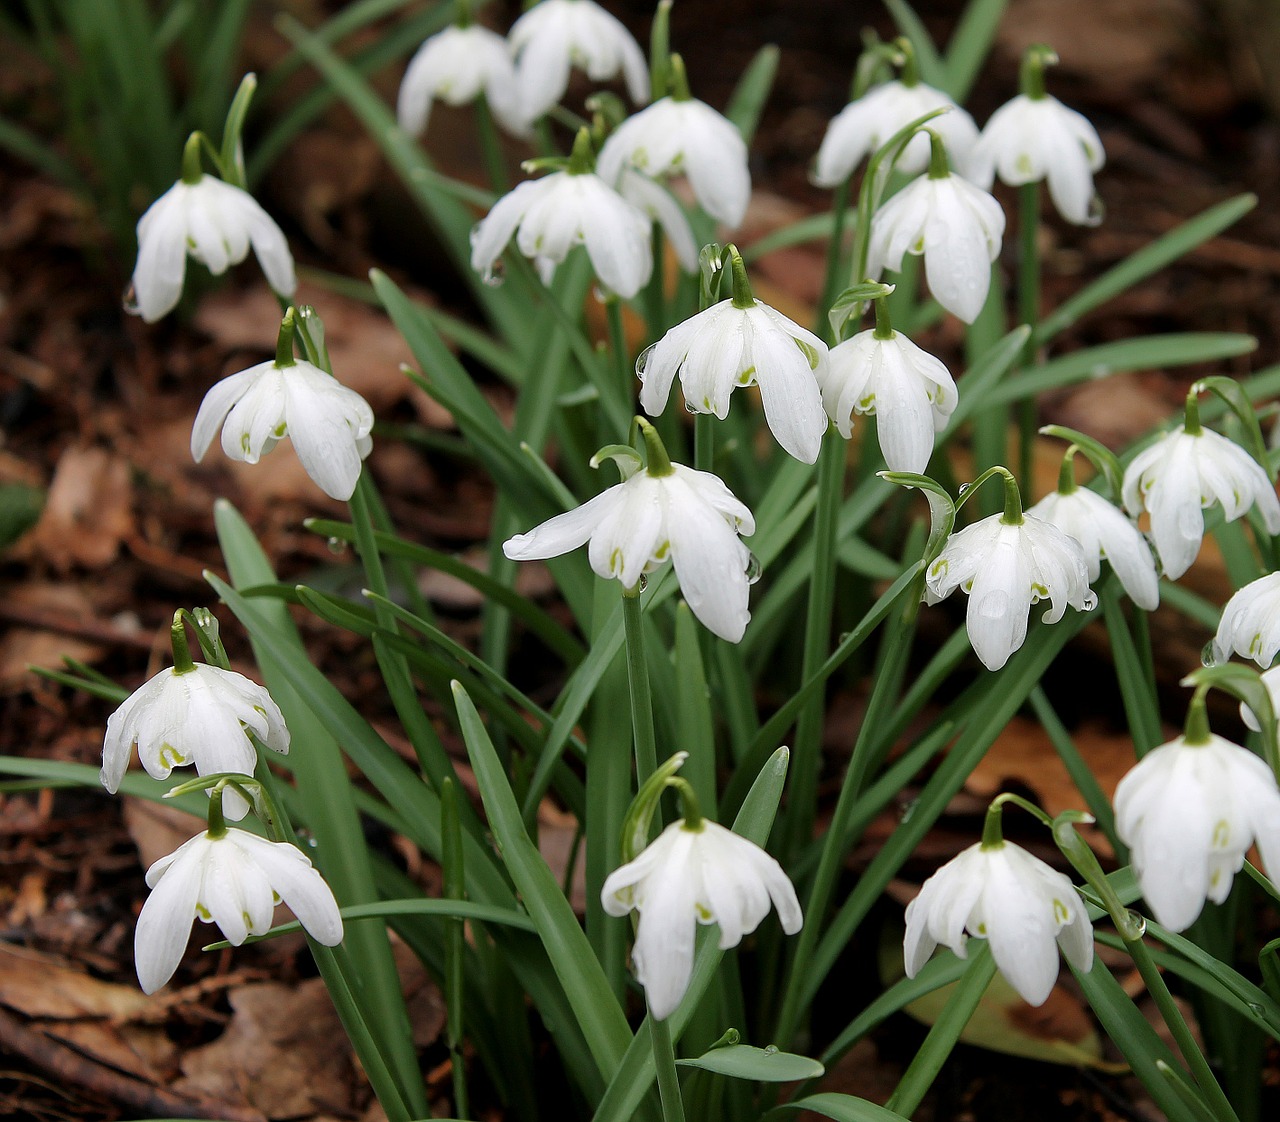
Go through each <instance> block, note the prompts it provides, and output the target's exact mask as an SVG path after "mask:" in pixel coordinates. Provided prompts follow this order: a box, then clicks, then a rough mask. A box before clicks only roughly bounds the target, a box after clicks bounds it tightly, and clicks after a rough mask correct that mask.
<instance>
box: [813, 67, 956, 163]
mask: <svg viewBox="0 0 1280 1122" xmlns="http://www.w3.org/2000/svg"><path fill="white" fill-rule="evenodd" d="M935 109H946V110H947V112H945V113H943V114H942V116H940V117H935V118H934V119H933V120H932V121H930V122H929V127H930V128H931V129H936V130H937V131H938V133H939V134H941V136H942V139H943V141H944V142H945V143H946V146H947V151H948V152H949V153H951V157H952V159H954V160H955V162H956V167H957V168H958V169H959V170H960V171H962V172H965V171H967V170H968V163H969V156H970V153H971V151H972V149H973V147H974V145H975V144H977V142H978V126H977V125H975V124H974V123H973V118H972V117H970V116H969V114H968V113H966V112H965V111H964V110H963V109H961V108H960V107H959V106H958V105H957V104H956V103H955V102H954V101H953V100H952V99H951V98H950V97H948V96H947V95H946V94H944V93H943V92H942V91H941V90H936V89H934V88H933V87H932V86H927V85H925V84H924V83H923V82H919V81H917V82H915V83H914V84H911V85H908V84H907V83H906V82H904V81H899V80H894V81H892V82H885V83H884V84H883V85H880V86H874V87H872V88H871V89H870V90H868V91H867V92H866V93H865V94H863V95H862V97H860V98H858V100H857V101H852V102H850V103H849V104H848V105H846V106H845V107H844V108H843V109H842V110H840V112H839V113H838V114H836V116H835V117H834V118H833V119H832V121H831V124H829V125H828V126H827V132H826V135H825V136H824V137H823V138H822V144H821V146H820V147H819V148H818V156H817V159H816V160H815V162H814V169H813V181H814V182H815V183H816V184H818V186H819V187H837V186H839V185H840V184H841V183H843V182H844V181H845V180H846V179H848V178H849V176H850V175H852V174H853V172H854V169H855V168H856V167H857V166H858V165H859V164H860V163H862V160H863V158H864V157H866V156H869V155H871V154H872V153H873V152H875V151H876V150H877V149H879V148H880V147H882V146H883V145H884V144H885V143H886V142H887V141H888V140H889V139H890V138H891V137H892V136H893V135H894V133H896V132H899V131H900V130H901V129H904V128H906V127H907V125H909V124H911V122H912V121H918V120H919V119H920V118H921V117H923V116H924V115H925V114H927V113H932V112H933V111H934V110H935ZM894 166H895V167H896V168H897V169H898V170H899V171H903V172H906V173H907V174H908V175H915V174H917V173H919V172H922V171H924V170H925V168H927V167H928V166H929V141H928V139H927V138H926V137H925V136H924V135H923V134H921V133H917V134H916V135H915V136H913V137H912V138H911V139H910V140H909V141H908V142H907V144H906V147H904V148H903V150H902V155H901V156H899V157H898V162H897V163H896V164H895V165H894Z"/></svg>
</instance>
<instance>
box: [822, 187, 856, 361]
mask: <svg viewBox="0 0 1280 1122" xmlns="http://www.w3.org/2000/svg"><path fill="white" fill-rule="evenodd" d="M852 181H853V176H849V178H848V179H846V180H844V182H842V183H841V184H839V186H837V187H836V190H835V194H834V195H833V196H832V199H831V240H830V241H829V242H827V273H826V277H825V278H824V279H823V282H822V299H821V300H820V301H819V303H818V323H817V326H816V327H815V328H814V330H815V331H816V332H817V333H818V334H819V335H821V336H822V337H823V338H824V339H825V340H826V341H827V342H828V343H838V342H840V340H839V339H837V338H835V336H834V333H833V332H832V330H831V320H830V318H829V317H828V316H827V313H828V312H829V311H831V305H832V304H834V303H835V300H836V296H837V295H839V292H840V283H841V278H842V277H843V276H845V275H846V274H845V270H844V269H843V267H842V266H843V263H844V230H845V225H846V222H847V219H848V211H849V193H850V191H851V183H852Z"/></svg>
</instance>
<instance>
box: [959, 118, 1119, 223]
mask: <svg viewBox="0 0 1280 1122" xmlns="http://www.w3.org/2000/svg"><path fill="white" fill-rule="evenodd" d="M1104 159H1105V156H1104V155H1103V151H1102V141H1101V140H1100V139H1099V137H1098V133H1097V130H1096V129H1094V127H1093V126H1092V125H1091V124H1090V123H1089V122H1088V120H1087V119H1086V118H1085V117H1084V116H1082V115H1081V114H1079V113H1077V112H1076V111H1075V110H1074V109H1068V108H1067V107H1066V106H1065V105H1063V104H1062V102H1060V101H1059V100H1058V99H1057V98H1056V97H1050V96H1048V95H1045V96H1042V97H1038V98H1032V97H1028V96H1027V95H1026V94H1019V95H1018V96H1017V97H1015V98H1014V99H1013V100H1012V101H1009V102H1007V103H1005V104H1004V105H1002V106H1001V107H1000V108H999V109H997V110H996V111H995V112H994V113H993V114H992V115H991V120H989V121H988V122H987V124H986V127H985V128H984V129H983V130H982V136H981V137H980V138H979V140H978V143H977V146H976V147H975V148H974V151H973V156H972V159H971V160H970V173H971V177H972V178H973V180H974V182H976V183H978V184H980V185H982V186H983V187H990V186H991V183H992V180H993V179H994V178H995V176H996V175H999V176H1000V179H1001V180H1002V181H1003V182H1005V183H1008V184H1009V185H1010V186H1012V187H1017V186H1020V185H1021V184H1023V183H1038V182H1039V181H1040V180H1042V179H1043V180H1046V181H1047V182H1048V185H1049V197H1050V198H1051V199H1052V200H1053V205H1054V206H1056V207H1057V208H1058V213H1059V214H1061V215H1062V217H1063V218H1065V219H1066V220H1067V221H1068V222H1073V223H1075V224H1076V225H1077V226H1096V225H1097V224H1098V223H1099V222H1100V221H1101V220H1102V215H1101V211H1100V210H1099V208H1098V207H1097V205H1096V203H1095V199H1096V194H1095V192H1094V189H1093V175H1094V172H1097V171H1100V170H1101V169H1102V164H1103V161H1104Z"/></svg>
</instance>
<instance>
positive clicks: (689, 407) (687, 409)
mask: <svg viewBox="0 0 1280 1122" xmlns="http://www.w3.org/2000/svg"><path fill="white" fill-rule="evenodd" d="M684 411H685V412H686V413H693V414H694V415H695V416H696V415H697V412H698V411H697V410H696V409H695V408H694V407H693V406H692V405H691V404H690V403H689V402H688V401H686V402H685V403H684Z"/></svg>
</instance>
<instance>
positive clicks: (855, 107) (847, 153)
mask: <svg viewBox="0 0 1280 1122" xmlns="http://www.w3.org/2000/svg"><path fill="white" fill-rule="evenodd" d="M883 89H884V87H883V86H877V87H875V88H874V89H872V90H869V91H868V92H867V93H866V94H865V95H864V96H863V97H861V98H859V99H858V100H857V101H851V102H850V103H849V104H848V105H846V106H845V107H844V108H843V109H841V110H840V112H839V113H837V114H836V115H835V116H834V117H833V118H832V119H831V123H830V124H829V125H827V131H826V134H825V135H824V136H823V138H822V143H821V144H820V145H819V146H818V155H817V157H816V159H815V160H814V167H813V181H814V183H816V184H817V185H818V186H819V187H838V186H839V185H840V184H841V183H843V182H844V181H845V180H846V179H848V178H849V176H850V175H852V174H853V169H854V168H856V167H857V166H858V165H859V164H860V163H861V162H862V158H863V157H864V156H865V155H867V153H868V152H869V151H871V148H872V146H873V144H874V141H875V136H876V134H875V133H873V132H872V131H871V130H872V129H873V128H874V125H875V121H876V119H877V117H878V116H879V113H878V111H877V104H876V103H877V102H878V101H879V100H880V99H881V98H882V97H883V94H882V93H880V92H879V91H883Z"/></svg>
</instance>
